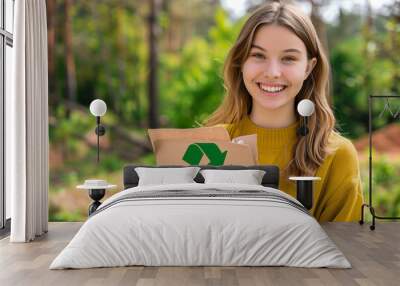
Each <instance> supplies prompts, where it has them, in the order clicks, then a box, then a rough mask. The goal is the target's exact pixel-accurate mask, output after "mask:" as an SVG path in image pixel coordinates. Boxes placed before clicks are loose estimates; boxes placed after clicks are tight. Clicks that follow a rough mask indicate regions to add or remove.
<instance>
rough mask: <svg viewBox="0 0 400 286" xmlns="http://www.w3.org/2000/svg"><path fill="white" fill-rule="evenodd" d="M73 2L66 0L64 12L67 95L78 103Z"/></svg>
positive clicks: (68, 113) (70, 99) (68, 112)
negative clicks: (73, 38)
mask: <svg viewBox="0 0 400 286" xmlns="http://www.w3.org/2000/svg"><path fill="white" fill-rule="evenodd" d="M72 2H73V0H65V2H64V12H65V23H64V33H65V34H64V36H65V39H64V41H65V46H64V47H65V68H66V95H67V98H68V100H69V101H72V102H76V74H75V62H74V54H73V47H72V19H71V6H72ZM66 115H67V118H69V116H70V110H68V109H67V114H66Z"/></svg>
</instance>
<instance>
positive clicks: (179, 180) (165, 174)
mask: <svg viewBox="0 0 400 286" xmlns="http://www.w3.org/2000/svg"><path fill="white" fill-rule="evenodd" d="M199 170H200V168H199V167H184V168H158V167H157V168H146V167H137V168H135V171H136V173H137V174H138V176H139V183H138V186H149V185H166V184H187V183H195V181H194V180H193V179H194V178H195V177H196V175H197V173H198V172H199Z"/></svg>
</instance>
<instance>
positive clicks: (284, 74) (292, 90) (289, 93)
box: [242, 25, 316, 111]
mask: <svg viewBox="0 0 400 286" xmlns="http://www.w3.org/2000/svg"><path fill="white" fill-rule="evenodd" d="M315 63H316V59H315V58H312V59H310V60H309V59H308V58H307V49H306V47H305V45H304V43H303V42H302V40H301V39H300V38H299V37H297V36H296V34H294V33H293V32H292V31H290V30H289V29H287V28H285V27H282V26H278V25H264V26H261V27H260V28H259V29H258V31H257V32H256V34H255V37H254V40H253V43H252V47H251V49H250V53H249V56H248V58H247V59H246V61H245V62H244V64H243V67H242V73H243V80H244V84H245V86H246V88H247V90H248V92H249V93H250V95H251V97H252V99H253V100H252V101H253V110H254V109H256V110H276V111H277V110H280V109H288V108H292V109H293V107H294V100H295V97H296V95H297V94H298V93H299V91H300V90H301V87H302V85H303V81H304V80H305V79H306V78H307V76H308V75H309V73H310V72H311V71H312V68H313V67H314V65H315ZM293 110H294V109H293Z"/></svg>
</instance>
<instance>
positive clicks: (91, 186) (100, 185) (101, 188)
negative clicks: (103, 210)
mask: <svg viewBox="0 0 400 286" xmlns="http://www.w3.org/2000/svg"><path fill="white" fill-rule="evenodd" d="M116 186H117V185H111V184H109V183H107V182H106V181H105V180H95V179H91V180H85V183H84V184H83V185H79V186H77V187H76V188H77V189H83V190H88V191H89V197H90V198H91V199H92V200H93V202H92V203H91V204H90V206H89V210H88V213H89V216H90V215H91V214H92V213H93V212H95V211H96V210H97V208H98V207H99V206H100V205H101V202H100V200H101V199H102V198H103V197H104V195H105V193H106V190H107V189H113V188H115V187H116Z"/></svg>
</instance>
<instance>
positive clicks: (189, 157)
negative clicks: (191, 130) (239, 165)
mask: <svg viewBox="0 0 400 286" xmlns="http://www.w3.org/2000/svg"><path fill="white" fill-rule="evenodd" d="M227 153H228V151H224V152H221V150H220V149H219V148H218V145H217V144H215V143H192V144H190V145H189V147H188V148H187V149H186V152H185V154H184V155H183V157H182V160H183V161H185V162H186V163H188V164H190V165H199V164H200V161H201V159H202V158H203V155H206V156H207V158H208V160H209V162H208V165H212V166H221V165H223V164H224V162H225V158H226V154H227Z"/></svg>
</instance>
